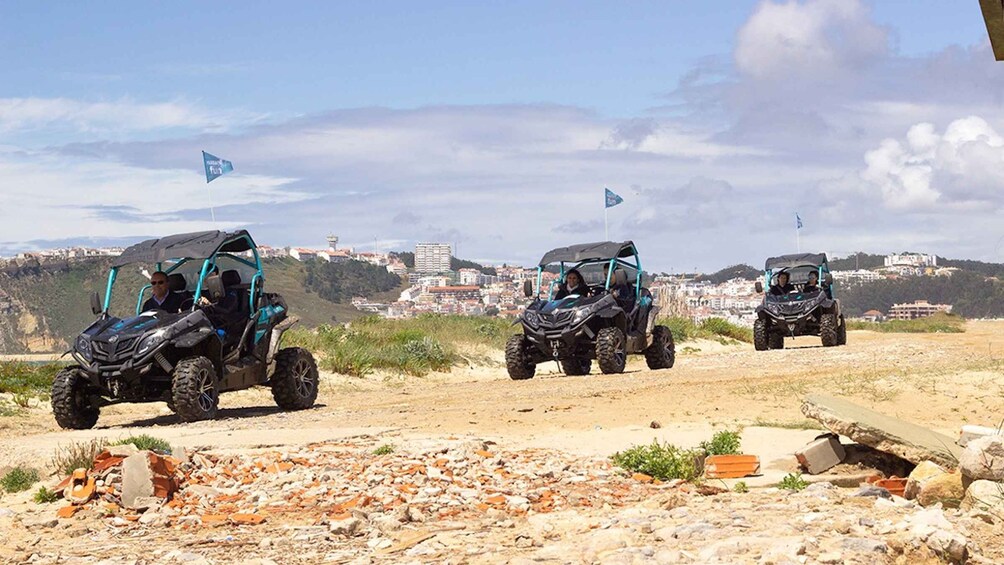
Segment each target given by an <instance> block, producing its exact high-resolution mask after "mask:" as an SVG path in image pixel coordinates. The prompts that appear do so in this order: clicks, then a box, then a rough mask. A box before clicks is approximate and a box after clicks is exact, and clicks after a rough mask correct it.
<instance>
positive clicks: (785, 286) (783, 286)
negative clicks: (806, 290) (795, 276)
mask: <svg viewBox="0 0 1004 565" xmlns="http://www.w3.org/2000/svg"><path fill="white" fill-rule="evenodd" d="M788 278H789V277H788V273H786V272H784V271H781V272H780V273H778V274H777V284H775V285H774V286H772V287H770V293H771V294H773V295H774V296H783V295H785V294H788V293H789V292H795V285H793V284H791V283H790V282H788Z"/></svg>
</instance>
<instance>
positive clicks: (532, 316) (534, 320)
mask: <svg viewBox="0 0 1004 565" xmlns="http://www.w3.org/2000/svg"><path fill="white" fill-rule="evenodd" d="M523 321H524V322H526V325H528V326H530V327H531V328H536V327H537V326H539V325H540V316H538V315H537V313H536V312H534V311H533V310H527V311H526V312H524V313H523Z"/></svg>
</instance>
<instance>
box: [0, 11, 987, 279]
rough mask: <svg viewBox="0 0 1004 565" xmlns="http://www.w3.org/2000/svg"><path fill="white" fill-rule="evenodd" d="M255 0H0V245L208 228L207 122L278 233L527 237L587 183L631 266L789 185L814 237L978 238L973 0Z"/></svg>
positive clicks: (532, 246) (676, 254)
mask: <svg viewBox="0 0 1004 565" xmlns="http://www.w3.org/2000/svg"><path fill="white" fill-rule="evenodd" d="M274 6H275V5H274V4H273V3H264V2H243V3H240V4H237V3H196V2H172V3H162V4H159V5H154V4H149V3H135V2H131V3H126V2H103V3H100V4H97V5H93V4H92V5H87V6H78V5H75V4H70V3H46V2H36V3H5V4H3V5H0V50H2V51H3V52H4V53H7V54H8V56H5V57H4V59H3V61H2V62H0V186H4V187H6V188H5V189H4V193H5V195H6V199H7V200H8V202H7V206H4V207H3V208H4V210H5V211H0V220H3V221H2V222H0V253H10V252H13V251H16V250H20V249H28V248H32V247H37V246H44V245H51V244H55V243H60V242H71V241H80V240H87V241H129V240H130V238H139V237H144V236H148V235H160V234H163V233H166V232H169V231H181V230H190V229H204V228H208V227H211V225H209V224H208V213H207V210H206V206H207V205H208V199H207V197H208V194H207V193H206V187H205V185H204V184H200V182H199V175H200V174H201V173H200V170H199V166H200V163H199V151H200V150H202V149H206V150H208V151H210V152H213V153H215V154H217V155H220V156H222V157H224V158H227V159H230V160H232V161H233V162H234V164H235V167H236V169H237V171H236V173H235V174H234V175H232V176H229V177H225V178H222V179H219V180H217V181H215V182H214V183H213V185H212V188H213V198H214V200H215V202H216V203H217V205H218V210H217V216H218V218H220V220H221V227H235V226H245V227H249V228H250V229H251V230H252V232H253V233H256V234H257V236H258V239H259V240H262V241H264V242H269V243H273V244H278V245H289V244H293V245H320V244H321V243H323V235H325V234H326V233H327V232H329V231H336V232H338V233H339V235H341V237H342V241H345V242H348V243H358V244H360V245H372V243H371V242H372V241H373V239H374V238H377V239H378V240H380V241H381V242H382V245H383V246H384V247H399V248H408V247H410V246H412V245H413V244H414V243H415V242H416V241H422V240H430V239H445V240H449V241H454V242H456V243H459V244H460V246H461V253H462V254H463V255H466V256H469V257H472V258H477V259H483V260H496V261H503V260H507V261H521V262H527V263H528V262H530V261H532V260H533V259H534V258H535V257H536V256H537V255H539V254H540V253H541V252H542V251H543V250H544V248H547V247H550V246H553V245H564V244H568V243H572V242H574V241H576V240H595V239H600V238H602V234H603V229H602V224H601V223H600V220H599V219H600V218H601V217H602V215H601V214H602V209H601V208H599V203H600V202H601V198H602V196H601V195H602V187H603V186H604V185H609V186H611V188H614V189H615V190H617V191H619V192H620V193H621V194H622V195H623V196H624V197H625V203H624V204H623V205H622V206H620V207H618V208H616V209H614V210H612V211H611V228H612V229H611V235H612V237H617V238H633V239H635V240H637V241H638V242H639V245H640V246H641V248H642V250H643V251H645V252H647V253H646V254H647V255H650V256H651V259H649V261H648V263H649V264H652V265H653V266H655V267H656V268H659V269H671V268H680V269H683V268H687V269H690V268H693V267H698V268H706V269H710V268H717V267H719V266H723V265H724V264H727V263H733V262H738V261H750V262H758V261H759V260H760V257H761V256H762V255H765V254H773V253H775V252H783V251H787V250H788V249H787V247H790V246H791V244H792V243H793V240H794V237H793V234H792V233H791V232H792V226H791V225H790V224H792V223H793V220H792V218H793V215H794V211H795V209H799V212H800V214H801V215H802V217H803V219H804V220H805V222H806V229H805V231H804V232H803V243H804V244H805V245H808V246H814V247H816V248H819V249H822V250H827V251H830V252H833V253H838V254H842V253H849V252H852V251H855V250H859V249H860V250H867V251H880V252H881V251H891V250H894V249H899V248H910V249H921V250H928V251H931V252H937V253H941V254H947V255H955V256H965V257H974V258H982V259H988V260H989V259H995V260H1004V258H1001V257H997V256H996V255H997V251H996V250H995V249H992V248H991V249H988V247H987V244H986V241H985V240H986V233H994V234H996V231H994V230H997V231H999V228H997V227H996V222H995V217H994V214H996V213H997V212H999V209H1000V206H1001V205H1002V201H1001V199H1000V198H999V197H998V196H997V195H996V194H995V191H994V188H995V187H996V186H998V185H997V184H996V183H997V181H999V180H1004V178H998V177H997V176H996V175H997V173H995V172H994V171H995V170H996V168H997V165H998V160H1001V159H1002V155H1001V153H1002V149H1001V147H1002V145H1004V142H1001V143H998V140H999V138H1000V135H998V132H1004V115H1002V114H1001V105H1000V100H999V99H998V98H999V95H998V93H999V92H1000V87H1001V86H1002V85H1001V82H1002V81H1004V76H1002V72H1004V71H1002V67H1000V66H998V65H996V64H995V63H994V61H993V57H992V55H990V54H989V50H988V46H987V41H986V36H985V29H984V26H983V21H982V18H981V16H980V12H979V8H978V5H976V4H975V3H973V5H968V4H965V5H964V4H961V3H946V2H943V1H934V0H930V1H922V2H906V1H884V2H874V3H873V2H866V1H861V2H858V1H855V0H807V1H802V2H787V1H773V0H768V1H766V2H761V1H728V2H726V1H709V2H692V1H674V2H666V1H663V2H632V3H611V2H546V3H542V2H507V3H480V4H475V3H464V2H451V3H441V2H426V3H414V2H373V3H290V5H286V6H283V7H282V8H281V10H280V9H276V8H275V7H274ZM1002 174H1004V173H1002ZM203 182H204V179H203ZM25 212H28V213H27V214H26V213H25ZM26 217H31V218H32V219H33V221H27V220H25V219H24V218H26ZM890 217H895V218H897V220H896V221H895V222H890V221H889V218H890ZM963 226H965V227H973V226H977V227H985V229H986V231H984V232H983V235H982V236H981V237H980V236H974V237H972V238H971V239H970V238H968V237H966V236H965V235H962V236H960V235H959V234H960V232H959V228H961V227H963ZM1001 235H1004V234H1001ZM993 239H994V240H996V238H993ZM681 240H682V241H684V242H685V245H673V244H674V243H679V242H681ZM552 244H553V245H552ZM990 247H992V246H990Z"/></svg>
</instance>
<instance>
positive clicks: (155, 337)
mask: <svg viewBox="0 0 1004 565" xmlns="http://www.w3.org/2000/svg"><path fill="white" fill-rule="evenodd" d="M164 333H166V332H165V330H163V329H160V330H157V331H155V332H153V333H152V334H150V335H148V336H146V337H144V338H143V341H140V342H139V347H137V348H136V355H137V356H140V355H145V354H146V353H149V352H150V350H152V349H153V348H155V347H157V346H158V345H160V342H162V341H164Z"/></svg>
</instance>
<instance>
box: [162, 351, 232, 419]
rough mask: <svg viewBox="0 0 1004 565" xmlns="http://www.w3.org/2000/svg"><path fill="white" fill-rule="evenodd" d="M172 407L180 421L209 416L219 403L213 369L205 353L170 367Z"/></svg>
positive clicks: (213, 416)
mask: <svg viewBox="0 0 1004 565" xmlns="http://www.w3.org/2000/svg"><path fill="white" fill-rule="evenodd" d="M171 396H172V398H173V399H174V411H175V412H176V413H177V414H178V417H179V418H181V421H182V422H197V421H199V420H212V419H213V418H215V417H216V409H217V407H218V406H219V403H220V393H219V390H218V389H217V388H216V369H215V368H214V367H213V363H212V361H210V360H209V359H206V358H205V357H189V358H188V359H182V360H181V361H179V362H178V364H177V365H176V366H175V367H174V377H173V379H172V380H171Z"/></svg>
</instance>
